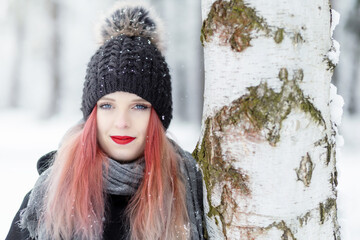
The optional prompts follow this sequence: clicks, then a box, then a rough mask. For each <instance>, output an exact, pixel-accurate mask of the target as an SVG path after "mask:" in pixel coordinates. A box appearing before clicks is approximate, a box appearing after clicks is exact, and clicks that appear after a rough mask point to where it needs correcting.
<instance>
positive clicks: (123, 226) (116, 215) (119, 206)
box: [5, 151, 203, 240]
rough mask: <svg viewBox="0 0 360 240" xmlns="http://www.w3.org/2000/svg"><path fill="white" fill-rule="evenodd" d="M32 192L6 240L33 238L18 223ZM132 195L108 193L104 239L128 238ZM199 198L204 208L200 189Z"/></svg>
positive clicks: (45, 160)
mask: <svg viewBox="0 0 360 240" xmlns="http://www.w3.org/2000/svg"><path fill="white" fill-rule="evenodd" d="M55 153H56V151H53V152H50V153H48V154H46V155H44V156H43V157H41V158H40V159H39V161H38V163H37V169H38V172H39V174H41V173H42V172H44V171H45V170H46V169H47V168H48V167H49V165H50V164H51V162H52V159H53V156H54V154H55ZM196 178H197V179H196V182H197V184H198V187H197V189H199V190H202V176H201V174H199V175H198V176H196ZM30 193H31V191H30V192H29V193H27V194H26V195H25V197H24V200H23V202H22V204H21V206H20V209H19V211H18V212H17V213H16V215H15V217H14V219H13V222H12V224H11V227H10V230H9V233H8V235H7V237H6V239H5V240H32V239H31V238H30V237H29V232H28V231H27V229H21V228H20V227H19V225H18V223H19V220H20V212H21V210H22V209H24V208H26V206H27V204H28V201H29V197H30ZM130 198H131V196H120V195H114V194H107V198H106V199H107V206H108V207H107V208H106V210H105V211H106V212H105V215H106V218H105V223H104V233H103V239H104V240H112V239H114V240H115V239H116V240H119V239H120V240H122V239H127V236H128V234H129V223H128V221H127V218H126V217H125V214H124V211H125V209H126V207H127V205H128V203H129V200H130ZM198 200H199V203H201V209H202V210H203V206H202V201H203V197H202V191H198Z"/></svg>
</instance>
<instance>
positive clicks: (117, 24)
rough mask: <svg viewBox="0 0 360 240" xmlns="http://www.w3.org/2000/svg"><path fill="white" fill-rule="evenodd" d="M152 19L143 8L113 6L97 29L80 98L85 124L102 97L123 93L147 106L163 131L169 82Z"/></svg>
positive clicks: (167, 119)
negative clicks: (95, 46) (95, 47)
mask: <svg viewBox="0 0 360 240" xmlns="http://www.w3.org/2000/svg"><path fill="white" fill-rule="evenodd" d="M160 28H161V25H160V23H159V21H158V20H157V18H156V16H154V15H151V13H150V12H149V10H148V8H146V7H144V6H143V5H141V6H139V5H135V6H134V5H132V4H131V3H129V2H125V3H124V2H122V3H117V4H116V5H115V6H114V9H113V10H112V11H111V13H110V14H109V15H108V17H106V18H105V20H104V22H103V24H102V25H101V26H100V30H99V34H100V36H101V46H100V48H99V49H98V50H97V51H96V52H95V54H94V55H93V56H92V57H91V60H90V62H89V64H88V66H87V71H86V77H85V83H84V88H83V96H82V107H81V110H82V112H83V118H84V120H86V119H87V118H88V116H89V115H90V113H91V111H92V110H93V108H94V107H95V105H96V103H97V101H98V100H99V99H100V98H101V97H103V96H104V95H106V94H109V93H113V92H116V91H124V92H129V93H133V94H136V95H137V96H139V97H141V98H143V99H145V100H146V101H148V102H150V103H151V105H152V107H153V108H154V110H155V111H156V113H157V115H158V116H159V118H160V120H161V122H162V124H163V126H164V127H165V129H167V128H168V127H169V124H170V121H171V119H172V95H171V78H170V74H169V69H168V65H167V63H166V62H165V58H164V57H163V55H162V53H161V50H162V49H163V47H162V45H161V41H160V37H161V36H160V34H159V32H158V31H159V29H160Z"/></svg>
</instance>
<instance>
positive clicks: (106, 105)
mask: <svg viewBox="0 0 360 240" xmlns="http://www.w3.org/2000/svg"><path fill="white" fill-rule="evenodd" d="M100 108H101V109H111V108H112V106H111V104H109V103H104V104H101V105H100Z"/></svg>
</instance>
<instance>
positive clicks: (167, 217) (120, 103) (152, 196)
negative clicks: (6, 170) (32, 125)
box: [6, 4, 204, 240]
mask: <svg viewBox="0 0 360 240" xmlns="http://www.w3.org/2000/svg"><path fill="white" fill-rule="evenodd" d="M158 31H159V23H158V22H157V19H156V17H154V16H152V15H151V13H150V12H149V11H148V10H147V8H145V7H143V6H132V5H129V4H125V5H124V4H120V5H119V4H118V5H116V7H115V8H114V10H113V11H112V12H111V14H109V17H108V18H106V19H105V21H104V24H103V26H102V27H101V29H100V33H101V36H102V39H103V40H102V42H101V46H100V47H99V49H98V50H97V51H96V52H95V54H94V55H93V56H92V58H91V60H90V62H89V64H88V68H87V73H86V78H85V83H84V88H83V96H82V108H81V110H82V112H83V120H84V121H83V122H82V123H80V124H78V125H76V126H75V127H73V128H72V129H71V130H70V131H69V132H68V133H67V134H66V135H65V137H64V139H63V141H62V143H61V145H60V148H59V149H58V150H57V151H54V152H51V153H49V154H47V155H45V156H44V157H42V158H41V159H40V160H39V161H38V171H39V173H40V174H41V175H40V177H39V179H38V180H37V182H36V184H35V186H34V188H33V189H32V191H31V192H30V193H28V194H27V195H26V196H25V199H24V201H23V203H22V205H21V207H20V210H19V211H18V213H17V214H16V216H15V218H14V220H13V223H12V226H11V229H10V231H9V234H8V236H7V238H6V239H8V240H10V239H16V240H21V239H41V240H42V239H46V240H48V239H59V240H60V239H63V240H69V239H80V240H82V239H91V240H93V239H141V240H143V239H150V240H156V239H203V238H204V237H203V222H204V219H203V205H202V176H201V172H200V171H199V170H198V168H197V167H196V163H195V160H194V159H193V158H192V157H191V155H190V154H189V153H187V152H185V151H183V150H182V149H181V148H180V147H179V146H178V145H176V143H174V142H173V141H171V140H169V139H168V138H167V137H166V135H165V131H166V129H167V128H168V126H169V124H170V121H171V119H172V97H171V82H170V75H169V70H168V66H167V64H166V62H165V59H164V57H163V55H162V53H161V50H162V48H161V45H160V41H159V37H160V35H159V33H158Z"/></svg>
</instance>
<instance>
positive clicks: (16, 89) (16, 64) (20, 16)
mask: <svg viewBox="0 0 360 240" xmlns="http://www.w3.org/2000/svg"><path fill="white" fill-rule="evenodd" d="M21 4H23V2H22V1H19V0H14V1H12V2H11V5H10V6H11V7H10V11H11V12H12V13H13V14H12V19H13V22H14V26H15V27H14V28H15V37H14V40H15V41H16V43H15V46H16V48H15V52H14V58H13V59H14V60H13V64H12V70H11V77H10V95H9V106H10V107H12V108H17V107H18V106H19V100H20V70H21V67H22V63H23V55H22V54H23V50H24V35H25V20H26V9H27V7H26V6H27V4H23V6H21V7H20V5H21Z"/></svg>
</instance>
